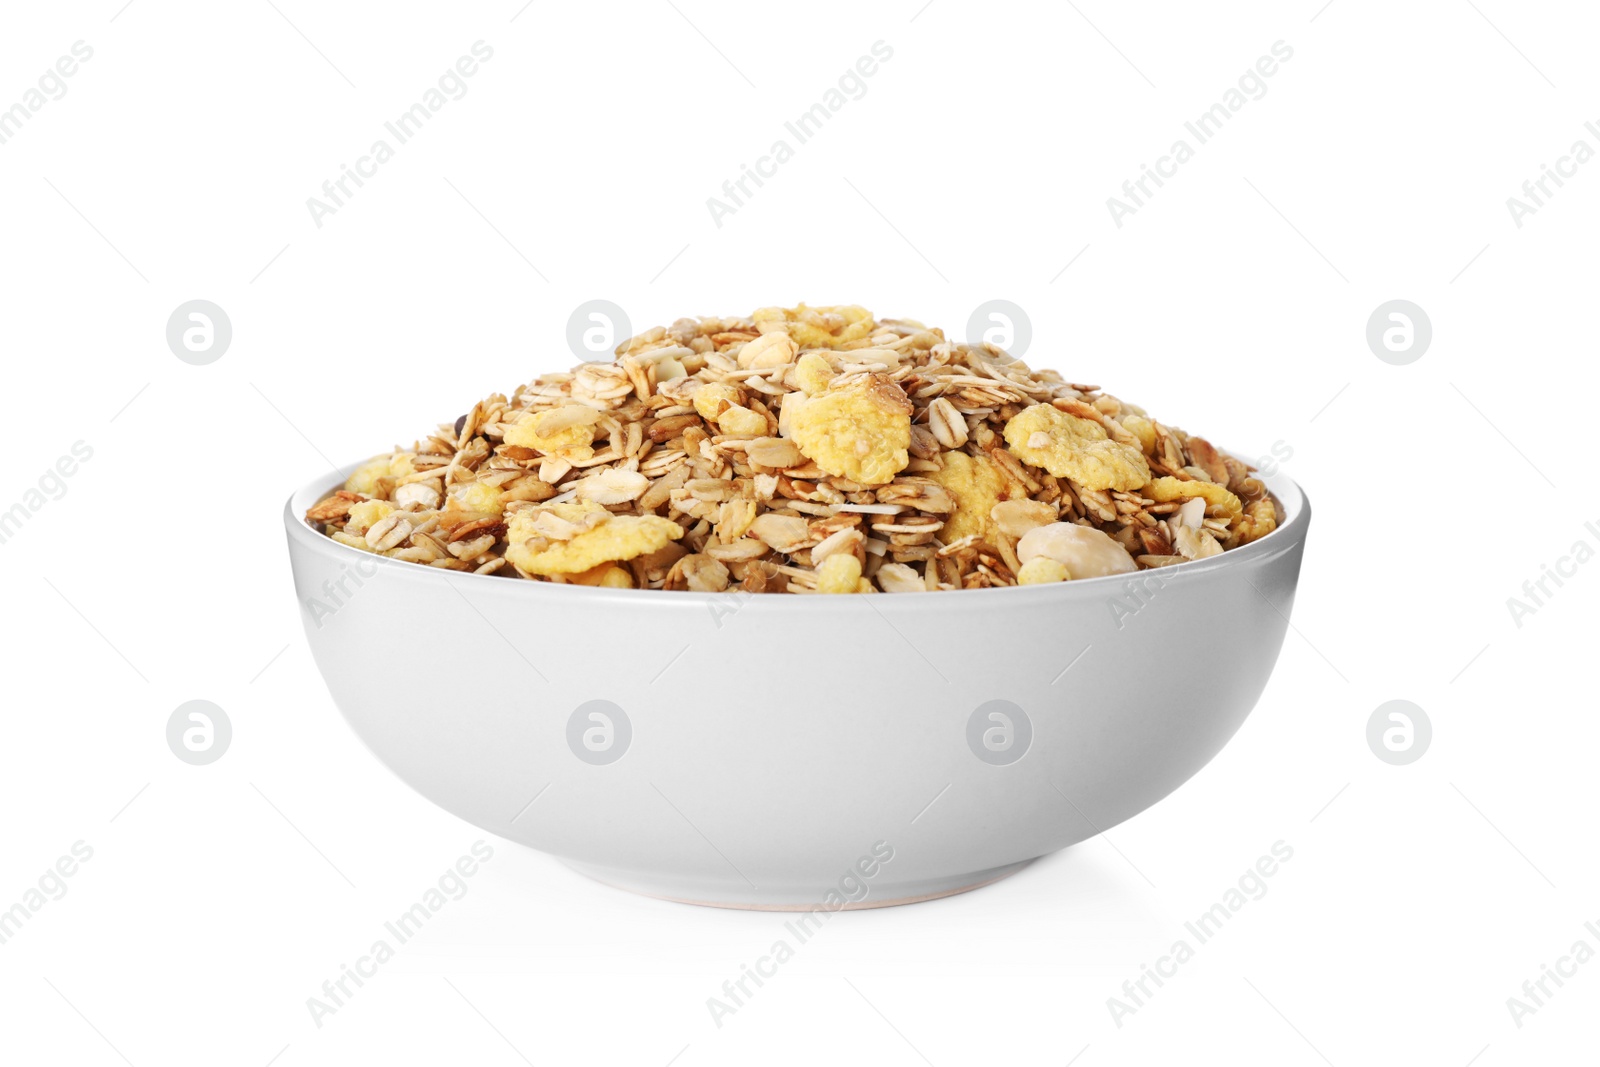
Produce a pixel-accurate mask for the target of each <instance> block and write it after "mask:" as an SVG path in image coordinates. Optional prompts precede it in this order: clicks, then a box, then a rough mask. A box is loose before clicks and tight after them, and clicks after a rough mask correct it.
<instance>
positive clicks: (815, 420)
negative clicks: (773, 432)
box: [782, 376, 911, 485]
mask: <svg viewBox="0 0 1600 1067" xmlns="http://www.w3.org/2000/svg"><path fill="white" fill-rule="evenodd" d="M784 416H785V418H784V426H783V428H782V429H783V432H784V435H785V436H786V437H789V438H790V439H791V440H793V441H794V443H795V445H796V446H797V447H798V448H799V449H800V452H801V454H802V455H804V456H805V457H806V458H807V459H809V460H811V461H812V462H813V463H815V464H816V465H817V466H819V467H821V468H822V469H823V470H825V471H827V472H828V473H829V474H831V475H833V476H834V477H836V478H848V479H850V480H851V481H852V482H858V483H860V484H861V485H885V484H887V483H888V482H890V481H892V480H893V479H894V476H895V475H896V474H899V473H900V472H901V471H902V470H904V469H905V467H906V464H907V463H909V462H911V454H910V452H909V451H908V449H909V448H910V445H911V401H910V400H908V399H907V398H906V394H905V392H904V391H903V390H902V389H901V388H900V387H899V386H898V385H896V384H894V383H893V382H891V381H889V380H888V379H887V378H882V377H878V376H874V377H871V378H868V379H866V380H865V381H862V382H859V383H857V384H855V385H851V386H848V387H847V388H844V389H836V390H833V391H831V392H826V393H822V394H820V395H818V396H813V397H806V398H801V397H799V396H796V395H794V394H792V393H791V394H790V395H789V396H788V397H787V398H786V399H785V400H784Z"/></svg>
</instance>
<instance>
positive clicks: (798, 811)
mask: <svg viewBox="0 0 1600 1067" xmlns="http://www.w3.org/2000/svg"><path fill="white" fill-rule="evenodd" d="M345 473H348V471H347V472H345ZM1265 480H1266V481H1267V484H1268V485H1269V486H1270V487H1271V488H1272V490H1273V491H1274V492H1275V493H1276V494H1277V496H1278V499H1279V500H1280V502H1281V503H1282V505H1283V507H1284V509H1285V510H1286V512H1287V521H1286V522H1285V523H1284V524H1283V526H1282V527H1281V528H1279V529H1278V530H1277V531H1275V532H1274V533H1272V534H1270V535H1268V536H1267V537H1265V538H1263V539H1262V540H1260V541H1257V542H1255V543H1254V544H1251V545H1247V546H1245V547H1244V548H1240V549H1236V550H1234V551H1231V552H1227V553H1225V554H1223V555H1221V556H1216V557H1213V558H1211V559H1207V560H1203V561H1199V562H1195V563H1185V564H1181V565H1179V566H1177V567H1174V568H1167V569H1163V570H1159V571H1146V572H1141V573H1139V574H1136V575H1132V576H1121V577H1115V578H1095V579H1089V580H1084V581H1074V582H1066V583H1061V584H1057V585H1047V586H1030V587H1022V588H1012V589H989V590H963V591H958V592H941V593H917V594H895V595H871V596H750V595H742V594H731V595H730V594H707V593H687V592H684V593H669V592H661V591H650V590H632V589H598V588H586V587H579V586H569V585H555V584H550V583H544V582H528V581H519V580H515V579H506V578H495V577H492V576H480V575H473V574H458V573H453V572H450V571H444V570H440V569H437V568H431V567H423V566H418V565H416V564H410V563H399V562H393V561H382V560H381V558H380V557H374V556H372V555H369V554H367V553H363V552H360V551H357V550H355V549H352V548H348V547H346V546H344V545H341V544H339V543H337V542H335V541H333V540H331V539H329V538H327V537H324V536H322V535H321V534H319V533H317V532H315V531H314V530H312V529H311V528H310V527H308V526H307V525H306V524H305V522H304V521H303V519H302V518H301V516H303V515H304V514H305V511H306V509H307V508H308V507H310V506H311V505H312V504H314V503H316V501H318V500H319V499H321V498H322V496H324V495H325V494H326V493H328V492H331V491H332V489H333V488H336V487H337V483H335V482H333V480H332V478H331V477H324V478H321V479H319V480H318V481H316V482H314V483H313V484H311V485H308V486H306V487H305V488H304V489H302V490H300V491H299V492H298V493H296V494H294V496H292V497H291V498H290V499H289V502H288V505H287V506H286V508H285V510H284V523H285V525H286V527H287V529H288V535H289V555H290V560H291V563H292V565H293V568H294V582H295V592H296V595H297V596H298V598H299V601H300V608H301V615H302V618H303V619H304V621H305V626H306V636H307V638H308V639H309V640H310V643H311V651H312V653H313V655H314V656H315V657H316V661H317V666H318V668H319V669H320V670H321V672H322V676H323V678H324V679H325V680H326V681H327V684H328V689H329V691H330V692H331V693H332V694H333V698H334V702H335V703H336V704H337V705H338V706H339V709H340V710H341V711H342V712H343V713H344V715H345V718H346V719H348V720H349V722H350V724H351V725H352V726H353V727H354V728H355V731H356V733H357V734H358V735H359V736H360V738H361V740H362V741H363V742H365V743H366V744H367V746H368V747H369V748H371V749H372V751H373V752H374V753H376V754H377V756H378V758H379V759H380V760H382V761H383V762H384V763H385V764H386V765H387V766H388V767H389V768H390V769H391V770H393V771H394V772H395V773H396V774H397V775H399V776H400V778H401V779H402V780H403V781H404V782H406V783H407V784H408V785H410V786H411V787H412V788H414V789H416V790H417V791H418V792H420V793H421V794H422V795H423V796H425V797H427V798H428V799H429V800H432V801H433V802H434V803H436V804H438V805H439V806H440V807H442V808H444V809H445V810H446V811H449V812H451V813H453V814H455V815H457V816H459V817H461V818H463V819H465V820H467V821H468V822H470V823H473V824H475V825H477V826H479V827H481V828H483V829H484V830H487V831H489V832H490V833H494V834H498V835H499V836H501V837H505V838H509V839H511V840H513V841H517V842H520V843H522V844H524V845H528V846H531V847H533V848H536V849H540V850H541V851H544V852H548V853H551V854H553V855H555V856H557V857H559V858H561V859H562V860H564V861H565V862H566V863H568V864H569V865H571V866H572V867H574V868H576V869H578V870H580V871H582V872H584V873H585V874H588V875H590V876H592V877H594V878H596V879H598V880H600V881H602V882H607V883H610V884H612V885H615V886H620V887H623V888H626V889H630V890H634V891H637V892H641V893H646V894H651V895H655V896H660V897H666V898H670V899H674V900H682V901H689V902H693V903H701V904H716V905H721V906H726V907H742V908H772V909H795V910H801V909H804V910H810V909H815V908H834V907H838V906H847V907H878V906H883V905H887V904H897V903H908V902H911V901H916V900H926V899H930V898H933V897H938V896H944V895H948V894H950V893H956V892H960V891H962V890H964V889H972V888H976V887H977V886H980V885H984V884H987V883H988V882H991V881H994V880H996V879H998V878H1002V877H1004V876H1006V875H1007V874H1010V873H1012V872H1013V871H1016V870H1018V869H1019V868H1021V867H1022V866H1023V865H1025V864H1027V863H1028V862H1029V861H1031V860H1033V859H1035V858H1036V857H1039V856H1043V855H1045V854H1047V853H1050V852H1054V851H1055V850H1057V849H1060V848H1064V847H1066V846H1067V845H1071V844H1075V843H1076V842H1079V841H1083V840H1085V839H1086V838H1089V837H1092V836H1094V835H1095V834H1097V833H1099V832H1101V831H1103V830H1106V829H1108V828H1110V827H1112V826H1115V825H1116V824H1117V823H1120V822H1122V821H1123V820H1124V819H1127V818H1129V817H1130V816H1132V815H1136V814H1138V813H1139V812H1141V811H1143V810H1144V809H1145V808H1148V807H1149V806H1150V805H1152V804H1154V803H1155V802H1156V801H1158V800H1160V799H1161V798H1162V797H1165V796H1166V795H1167V794H1168V793H1171V792H1172V791H1173V790H1174V789H1176V788H1177V787H1178V786H1180V785H1182V784H1183V783H1184V782H1185V781H1186V780H1187V779H1188V778H1189V777H1190V776H1191V775H1193V774H1194V773H1195V772H1196V771H1198V770H1199V769H1200V768H1201V767H1203V766H1205V765H1206V763H1207V762H1208V761H1209V760H1210V759H1211V758H1212V757H1213V756H1215V755H1216V754H1217V752H1218V751H1219V750H1220V749H1221V748H1222V746H1223V745H1224V744H1225V743H1226V742H1227V740H1228V738H1230V737H1232V736H1233V734H1234V732H1235V731H1236V730H1238V728H1239V725H1240V724H1241V723H1242V722H1243V721H1244V718H1245V716H1246V715H1247V714H1249V712H1250V709H1251V708H1252V707H1253V706H1254V705H1255V702H1256V700H1257V698H1258V697H1259V696H1260V694H1261V691H1262V689H1263V687H1265V685H1266V683H1267V678H1268V675H1269V674H1270V673H1271V671H1272V667H1273V664H1274V663H1275V662H1276V660H1277V657H1278V651H1279V649H1280V647H1281V646H1282V643H1283V638H1284V633H1285V630H1286V628H1287V626H1288V624H1289V612H1290V607H1291V605H1292V603H1293V600H1294V592H1295V584H1296V581H1297V580H1298V577H1299V572H1300V557H1301V553H1302V550H1303V548H1304V545H1305V537H1306V529H1307V527H1308V525H1309V523H1310V518H1311V512H1310V507H1309V504H1308V503H1307V501H1306V498H1305V496H1304V495H1303V494H1302V493H1301V492H1300V489H1299V487H1298V486H1296V485H1295V484H1294V483H1293V482H1292V481H1290V480H1289V479H1287V478H1284V477H1282V476H1278V477H1273V478H1268V479H1265ZM1219 668H1220V669H1219ZM991 702H999V703H991ZM997 716H998V717H997ZM886 857H887V858H886Z"/></svg>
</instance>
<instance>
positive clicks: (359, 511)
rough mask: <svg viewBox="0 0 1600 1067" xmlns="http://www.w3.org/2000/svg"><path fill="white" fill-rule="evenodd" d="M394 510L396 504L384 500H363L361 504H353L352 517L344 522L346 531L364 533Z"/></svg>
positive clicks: (351, 507) (351, 506) (351, 508)
mask: <svg viewBox="0 0 1600 1067" xmlns="http://www.w3.org/2000/svg"><path fill="white" fill-rule="evenodd" d="M393 510H394V505H393V504H390V503H389V502H387V501H384V500H363V501H361V503H359V504H351V505H350V518H349V519H347V520H346V521H345V524H344V528H345V531H346V532H347V533H353V534H364V533H366V532H367V531H368V530H370V529H372V528H373V527H374V526H376V525H377V524H378V522H379V520H380V519H382V518H383V517H384V516H385V515H387V514H389V513H390V512H392V511H393Z"/></svg>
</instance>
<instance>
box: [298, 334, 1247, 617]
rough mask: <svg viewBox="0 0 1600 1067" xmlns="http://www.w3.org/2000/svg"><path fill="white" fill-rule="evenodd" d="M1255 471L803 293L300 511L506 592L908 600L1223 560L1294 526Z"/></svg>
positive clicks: (547, 381)
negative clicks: (538, 588) (1284, 523)
mask: <svg viewBox="0 0 1600 1067" xmlns="http://www.w3.org/2000/svg"><path fill="white" fill-rule="evenodd" d="M1251 472H1252V468H1251V467H1249V466H1248V465H1246V464H1244V463H1242V462H1240V461H1239V460H1237V459H1235V458H1234V457H1232V456H1229V455H1225V454H1223V453H1221V452H1219V451H1218V450H1217V449H1216V448H1214V447H1212V445H1210V444H1209V443H1208V442H1207V441H1206V440H1205V439H1204V438H1200V437H1195V436H1192V435H1190V434H1186V433H1184V432H1183V431H1182V430H1179V429H1177V428H1175V427H1169V426H1165V425H1163V424H1161V423H1159V422H1157V421H1155V420H1154V419H1152V418H1150V417H1149V416H1148V415H1147V414H1146V412H1145V411H1144V410H1143V409H1142V408H1139V407H1136V406H1135V405H1132V404H1127V403H1124V402H1122V401H1120V400H1118V399H1117V398H1116V397H1114V396H1111V395H1109V394H1106V393H1102V392H1100V391H1099V390H1098V388H1097V387H1095V386H1090V385H1077V384H1073V383H1070V382H1066V381H1063V380H1062V379H1061V377H1060V375H1058V374H1057V373H1056V372H1054V371H1033V370H1030V369H1029V368H1028V367H1027V366H1025V365H1024V364H1022V363H1020V362H1018V361H1017V360H1014V359H1012V358H1011V357H1010V356H1008V355H1007V354H1006V353H1005V352H1003V351H1002V350H1000V349H998V348H996V347H994V346H993V345H988V344H985V345H968V344H961V343H956V342H951V341H948V340H946V339H945V336H944V334H943V332H942V331H940V330H937V329H929V328H928V327H925V326H923V325H922V324H920V323H917V322H913V321H911V320H909V319H885V320H883V321H881V322H880V321H877V320H875V319H874V318H873V317H872V314H871V312H869V311H867V310H866V309H864V308H859V307H814V308H813V307H806V306H805V305H803V304H802V305H801V306H800V307H797V308H764V309H762V310H760V311H757V312H756V313H755V314H754V315H752V316H750V317H748V318H739V319H715V318H708V319H679V320H678V321H677V322H675V323H673V324H672V325H671V326H670V327H659V326H658V327H656V328H655V329H652V330H649V331H647V332H645V333H643V334H640V335H639V336H637V337H634V338H632V339H631V340H629V341H628V342H626V343H625V344H623V345H622V346H620V347H619V348H618V349H617V358H616V359H615V361H614V362H610V363H586V364H582V365H580V366H579V367H578V368H577V369H575V370H574V371H572V372H571V373H569V374H547V375H544V376H542V377H540V378H538V379H536V380H535V381H534V382H532V383H531V384H529V385H524V386H521V387H520V388H518V389H517V390H516V392H514V393H513V394H512V395H511V396H510V398H509V399H508V398H507V397H504V396H501V395H499V394H496V395H494V396H491V397H489V398H488V399H486V400H483V401H481V402H480V403H478V404H476V405H475V406H474V407H473V408H472V410H471V411H470V412H468V413H467V414H465V415H463V416H462V417H461V418H459V419H457V420H456V421H455V423H454V424H453V425H451V424H448V423H446V424H443V425H441V426H440V427H439V428H438V430H437V432H435V433H433V434H432V435H430V436H429V437H428V439H427V440H426V441H422V442H418V443H417V444H415V445H413V446H412V447H411V448H405V449H396V450H395V451H394V452H392V453H390V454H388V455H384V456H380V457H378V458H376V459H374V460H372V461H371V462H369V463H367V464H365V465H364V466H362V467H361V468H360V469H359V470H357V471H356V472H355V474H353V475H352V476H351V477H350V479H349V481H348V482H346V484H345V487H344V488H343V489H342V490H340V491H338V492H336V493H334V494H333V495H332V496H329V497H327V498H326V499H324V500H322V501H321V502H320V503H318V504H317V505H316V506H315V507H313V508H311V509H310V510H309V511H307V512H306V521H307V522H308V523H310V524H312V525H313V526H315V527H317V528H318V529H320V530H322V531H323V532H325V533H326V534H328V536H330V537H332V538H333V539H334V540H336V541H339V542H340V543H342V544H346V545H350V546H352V547H354V548H359V549H362V550H364V551H368V552H375V553H381V554H383V555H385V556H389V557H392V558H395V559H400V560H407V561H410V562H412V563H420V564H426V565H428V566H433V567H444V568H448V569H451V570H459V571H473V572H476V573H479V574H499V575H503V576H506V577H512V578H531V579H535V580H542V581H553V582H569V583H575V584H578V585H596V586H610V587H612V588H640V589H645V588H648V589H680V590H681V589H689V590H697V591H701V592H720V591H725V590H726V591H733V590H741V589H742V590H745V591H748V592H756V593H763V592H764V593H782V592H789V593H877V592H884V593H910V592H920V591H926V590H938V589H982V588H986V587H989V586H1005V585H1033V584H1040V583H1046V582H1059V581H1067V580H1070V579H1079V578H1092V577H1098V576H1101V575H1108V574H1120V573H1130V572H1133V571H1136V570H1139V569H1143V568H1151V567H1164V566H1168V565H1171V564H1175V563H1181V562H1183V561H1184V560H1193V559H1204V558H1205V557H1207V556H1214V555H1217V554H1218V553H1220V552H1223V551H1226V550H1227V549H1230V548H1236V547H1238V546H1240V545H1244V544H1248V543H1249V542H1251V541H1253V540H1255V539H1257V538H1259V537H1263V536H1265V535H1266V534H1268V533H1271V532H1272V530H1273V529H1274V528H1275V527H1276V526H1277V524H1278V521H1279V513H1278V510H1277V505H1276V504H1275V502H1274V501H1273V498H1272V497H1271V496H1270V495H1269V494H1268V493H1267V491H1266V487H1265V486H1264V485H1263V484H1262V483H1261V481H1260V480H1258V479H1256V478H1254V477H1252V476H1251Z"/></svg>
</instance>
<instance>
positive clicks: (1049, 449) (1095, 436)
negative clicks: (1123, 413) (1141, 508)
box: [1005, 404, 1150, 492]
mask: <svg viewBox="0 0 1600 1067" xmlns="http://www.w3.org/2000/svg"><path fill="white" fill-rule="evenodd" d="M1005 437H1006V445H1007V446H1008V447H1009V448H1010V450H1011V454H1012V455H1013V456H1016V457H1017V458H1018V459H1020V460H1022V461H1023V462H1024V463H1031V464H1033V465H1034V466H1035V467H1043V468H1044V469H1045V470H1047V471H1049V472H1050V473H1051V474H1053V475H1055V476H1056V477H1057V478H1071V479H1072V480H1073V481H1075V482H1077V483H1078V484H1079V485H1081V486H1083V487H1084V488H1085V489H1096V490H1101V489H1117V490H1121V491H1123V492H1129V491H1132V490H1134V489H1138V488H1139V487H1140V486H1142V485H1144V484H1145V483H1146V482H1148V481H1149V480H1150V464H1149V463H1147V462H1145V458H1144V455H1143V453H1141V452H1140V451H1139V450H1138V449H1137V448H1135V447H1134V446H1133V445H1125V444H1120V443H1118V442H1116V441H1113V440H1111V439H1110V438H1109V437H1107V436H1106V431H1105V430H1104V429H1103V428H1102V427H1101V425H1100V424H1099V423H1097V422H1095V421H1093V420H1092V419H1080V418H1078V417H1077V416H1076V415H1068V414H1067V413H1066V412H1064V411H1058V410H1056V409H1055V408H1054V407H1052V406H1050V405H1049V404H1035V405H1034V406H1033V407H1031V408H1028V409H1027V410H1025V411H1023V412H1021V413H1020V414H1018V415H1016V416H1015V417H1013V418H1012V419H1011V421H1010V422H1008V423H1006V429H1005Z"/></svg>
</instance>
